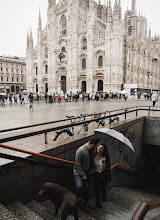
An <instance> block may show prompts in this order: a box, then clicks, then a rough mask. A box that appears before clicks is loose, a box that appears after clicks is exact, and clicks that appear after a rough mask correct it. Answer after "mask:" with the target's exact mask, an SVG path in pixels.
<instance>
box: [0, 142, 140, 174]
mask: <svg viewBox="0 0 160 220" xmlns="http://www.w3.org/2000/svg"><path fill="white" fill-rule="evenodd" d="M0 147H3V148H7V149H10V150H15V151H19V152H22V153H27V154H31V155H36V156H40V157H43V158H47V159H52V160H57V161H61V162H65V163H70V164H75V162H73V161H69V160H64V159H60V158H57V157H52V156H48V155H45V154H39V153H35V152H31V151H27V150H22V149H19V148H15V147H11V146H7V145H4V144H0ZM116 166H121V167H124V168H127V169H129V170H132V171H135V172H137V173H141V174H142V173H143V172H141V171H139V170H136V169H134V168H131V167H127V166H124V165H122V164H119V163H115V164H114V165H113V166H112V167H110V169H111V170H112V169H113V168H114V167H116Z"/></svg>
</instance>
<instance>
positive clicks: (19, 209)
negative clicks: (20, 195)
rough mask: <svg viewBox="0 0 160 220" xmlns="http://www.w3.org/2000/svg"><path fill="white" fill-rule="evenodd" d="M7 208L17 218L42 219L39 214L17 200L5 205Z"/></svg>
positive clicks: (25, 219) (24, 219)
mask: <svg viewBox="0 0 160 220" xmlns="http://www.w3.org/2000/svg"><path fill="white" fill-rule="evenodd" d="M7 208H8V209H9V210H10V211H11V212H12V213H14V214H15V215H16V216H17V217H18V218H19V219H22V220H31V219H34V220H43V219H42V218H41V217H40V216H38V215H37V214H36V213H34V212H33V211H32V210H31V209H29V208H27V207H26V206H25V205H23V204H22V203H21V202H19V201H17V202H14V203H12V204H10V205H8V206H7Z"/></svg>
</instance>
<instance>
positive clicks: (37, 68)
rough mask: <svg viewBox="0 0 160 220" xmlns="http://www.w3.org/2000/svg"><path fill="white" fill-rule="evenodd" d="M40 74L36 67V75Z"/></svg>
mask: <svg viewBox="0 0 160 220" xmlns="http://www.w3.org/2000/svg"><path fill="white" fill-rule="evenodd" d="M37 74H38V67H37V66H36V75H37Z"/></svg>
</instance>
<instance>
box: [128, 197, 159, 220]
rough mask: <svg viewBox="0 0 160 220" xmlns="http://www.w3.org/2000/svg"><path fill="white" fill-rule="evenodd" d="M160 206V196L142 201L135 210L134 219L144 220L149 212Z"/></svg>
mask: <svg viewBox="0 0 160 220" xmlns="http://www.w3.org/2000/svg"><path fill="white" fill-rule="evenodd" d="M158 207H160V198H159V199H156V200H151V201H149V202H142V203H141V204H140V205H139V207H138V208H137V210H136V211H135V213H134V215H133V217H132V220H143V219H144V217H145V216H146V214H147V212H148V211H150V210H152V209H155V208H158Z"/></svg>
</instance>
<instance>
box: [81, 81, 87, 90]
mask: <svg viewBox="0 0 160 220" xmlns="http://www.w3.org/2000/svg"><path fill="white" fill-rule="evenodd" d="M82 92H86V81H82Z"/></svg>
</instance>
